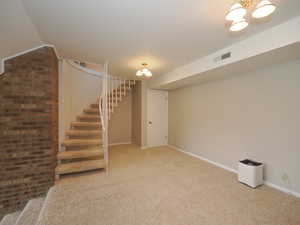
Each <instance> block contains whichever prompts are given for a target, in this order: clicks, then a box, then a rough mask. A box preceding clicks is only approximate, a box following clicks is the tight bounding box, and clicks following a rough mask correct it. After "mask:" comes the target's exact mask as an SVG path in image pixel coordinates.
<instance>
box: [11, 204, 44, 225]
mask: <svg viewBox="0 0 300 225" xmlns="http://www.w3.org/2000/svg"><path fill="white" fill-rule="evenodd" d="M44 200H45V199H44V198H37V199H33V200H30V201H29V202H28V203H27V205H26V207H25V208H24V209H23V211H22V213H21V214H20V216H19V218H18V219H17V221H16V223H15V225H35V224H36V223H37V220H38V217H39V214H40V211H41V209H42V206H43V204H44Z"/></svg>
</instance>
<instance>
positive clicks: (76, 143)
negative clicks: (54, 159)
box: [63, 139, 102, 147]
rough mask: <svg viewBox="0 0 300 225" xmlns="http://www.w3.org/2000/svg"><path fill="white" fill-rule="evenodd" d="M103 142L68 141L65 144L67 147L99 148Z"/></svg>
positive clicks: (97, 140)
mask: <svg viewBox="0 0 300 225" xmlns="http://www.w3.org/2000/svg"><path fill="white" fill-rule="evenodd" d="M101 143H102V141H100V140H99V139H96V140H93V139H68V140H65V141H64V142H63V146H65V147H74V146H75V147H76V146H97V145H101Z"/></svg>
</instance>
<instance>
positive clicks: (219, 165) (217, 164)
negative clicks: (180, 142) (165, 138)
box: [168, 145, 238, 173]
mask: <svg viewBox="0 0 300 225" xmlns="http://www.w3.org/2000/svg"><path fill="white" fill-rule="evenodd" d="M168 147H170V148H172V149H175V150H177V151H179V152H183V153H185V154H187V155H190V156H193V157H195V158H198V159H201V160H203V161H205V162H208V163H210V164H213V165H215V166H217V167H221V168H223V169H225V170H228V171H230V172H232V173H238V171H237V170H235V169H232V168H230V167H228V166H224V165H222V164H220V163H217V162H214V161H211V160H209V159H207V158H204V157H202V156H200V155H196V154H194V153H191V152H187V151H184V150H182V149H180V148H177V147H176V146H174V145H168Z"/></svg>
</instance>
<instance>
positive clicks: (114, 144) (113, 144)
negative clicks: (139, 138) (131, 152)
mask: <svg viewBox="0 0 300 225" xmlns="http://www.w3.org/2000/svg"><path fill="white" fill-rule="evenodd" d="M131 144H132V142H120V143H112V144H109V145H108V146H116V145H131Z"/></svg>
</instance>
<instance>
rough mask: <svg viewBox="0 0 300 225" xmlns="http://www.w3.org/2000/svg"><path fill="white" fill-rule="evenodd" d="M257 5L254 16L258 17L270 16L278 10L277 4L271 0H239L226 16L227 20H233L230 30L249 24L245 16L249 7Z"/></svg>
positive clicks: (237, 29)
mask: <svg viewBox="0 0 300 225" xmlns="http://www.w3.org/2000/svg"><path fill="white" fill-rule="evenodd" d="M255 5H256V7H255V9H254V11H253V12H252V17H254V18H258V19H259V18H263V17H266V16H269V15H271V14H272V13H273V12H274V11H275V10H276V6H275V5H274V4H273V3H271V2H270V1H269V0H238V1H236V3H234V4H233V5H232V6H231V8H230V10H229V11H228V13H227V14H226V16H225V19H226V20H229V21H232V24H231V27H230V31H240V30H243V29H245V28H246V27H247V26H248V22H247V21H246V19H245V18H244V16H246V14H247V9H249V8H253V7H254V6H255Z"/></svg>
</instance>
